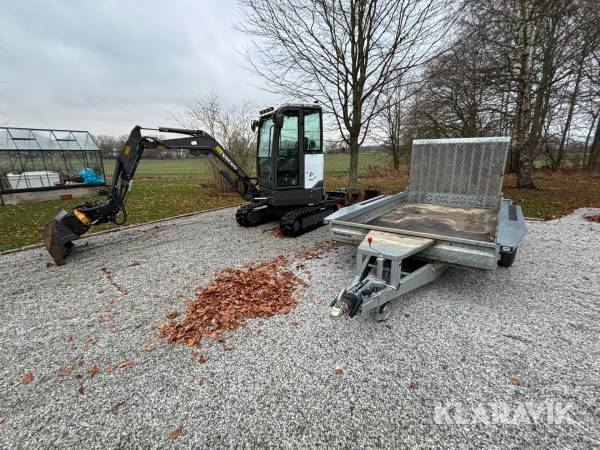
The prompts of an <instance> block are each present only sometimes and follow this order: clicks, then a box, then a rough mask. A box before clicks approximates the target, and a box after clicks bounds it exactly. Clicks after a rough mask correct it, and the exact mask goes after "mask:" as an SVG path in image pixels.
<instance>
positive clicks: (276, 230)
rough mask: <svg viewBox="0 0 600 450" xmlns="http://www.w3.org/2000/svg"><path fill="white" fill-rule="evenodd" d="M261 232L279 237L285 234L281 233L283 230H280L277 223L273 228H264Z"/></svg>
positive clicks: (282, 237)
mask: <svg viewBox="0 0 600 450" xmlns="http://www.w3.org/2000/svg"><path fill="white" fill-rule="evenodd" d="M263 233H268V234H272V235H273V236H275V237H276V238H279V239H284V238H285V234H283V231H282V230H281V227H280V226H279V225H277V226H276V227H273V228H267V229H266V230H263Z"/></svg>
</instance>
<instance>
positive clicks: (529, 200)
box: [0, 154, 600, 251]
mask: <svg viewBox="0 0 600 450" xmlns="http://www.w3.org/2000/svg"><path fill="white" fill-rule="evenodd" d="M348 163H349V156H348V155H326V157H325V173H326V177H325V185H326V186H327V187H328V188H329V189H331V190H336V189H339V188H343V187H345V186H346V183H347V178H346V173H347V167H348ZM105 166H106V167H105V169H106V175H107V179H109V180H110V176H111V174H112V162H111V161H105ZM359 168H360V170H359V174H360V176H359V187H360V188H361V189H365V188H368V187H374V188H377V189H379V190H380V191H381V193H382V194H392V193H395V192H399V191H401V190H403V189H405V188H406V186H407V184H408V169H407V168H404V169H402V170H400V171H398V172H396V171H393V170H391V169H389V163H388V160H387V158H386V156H385V155H381V154H365V155H361V156H360V158H359ZM136 176H137V178H136V180H134V183H133V188H132V191H131V193H130V196H129V201H128V204H127V209H128V213H129V220H128V223H130V224H135V223H143V222H148V221H151V220H156V219H161V218H165V217H171V216H175V215H178V214H185V213H190V212H194V211H201V210H205V209H209V208H215V207H220V206H230V205H237V204H240V203H241V202H242V200H241V199H240V198H239V196H238V195H237V194H234V193H228V194H214V193H213V192H212V188H211V187H210V185H209V181H210V180H209V177H208V162H207V161H206V159H205V158H200V159H190V160H167V161H158V160H142V161H141V163H140V165H139V168H138V173H137V174H136ZM534 180H535V182H536V184H537V185H538V187H539V188H540V189H538V190H535V191H531V190H518V189H516V188H515V187H514V186H515V184H516V180H515V177H514V176H513V175H509V176H507V177H506V178H505V183H504V192H505V194H506V195H507V196H508V197H510V198H512V199H514V200H516V201H517V202H519V203H520V204H521V205H522V206H523V209H524V211H525V214H526V215H527V216H531V217H541V218H552V217H558V216H561V215H563V214H567V213H569V212H570V211H572V210H573V209H575V208H581V207H585V206H593V207H600V196H599V195H598V192H600V178H599V177H594V176H590V175H588V174H585V173H582V172H578V171H574V170H565V171H562V172H551V171H542V170H538V171H536V172H535V174H534ZM100 200H101V198H100V197H92V198H83V199H76V200H68V201H61V200H56V201H49V202H42V203H26V204H22V205H17V206H3V207H0V251H3V250H8V249H11V248H17V247H21V246H24V245H28V244H34V243H37V242H39V241H40V240H41V230H42V227H43V226H44V224H45V223H47V222H48V221H49V220H50V219H52V217H53V216H54V215H55V214H56V213H57V212H58V211H59V210H60V209H67V210H69V209H71V208H73V206H75V205H78V204H81V203H83V202H85V201H100ZM111 227H113V226H112V225H102V226H100V227H96V228H95V230H96V231H99V230H103V229H108V228H111Z"/></svg>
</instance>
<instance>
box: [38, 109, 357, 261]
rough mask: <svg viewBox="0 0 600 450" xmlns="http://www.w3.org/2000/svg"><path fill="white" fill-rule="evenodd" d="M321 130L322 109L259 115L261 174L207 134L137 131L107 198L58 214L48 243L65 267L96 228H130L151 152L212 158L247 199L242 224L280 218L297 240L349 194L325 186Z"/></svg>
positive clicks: (165, 129) (256, 122)
mask: <svg viewBox="0 0 600 450" xmlns="http://www.w3.org/2000/svg"><path fill="white" fill-rule="evenodd" d="M322 125H323V117H322V111H321V107H320V106H319V105H318V104H284V105H280V106H279V107H277V108H267V109H264V110H262V111H260V117H259V119H258V120H253V121H252V129H253V131H255V132H256V133H257V155H256V177H251V176H249V175H248V174H247V173H246V172H245V171H244V170H243V169H242V168H241V167H240V165H239V164H238V163H237V162H236V161H235V160H234V159H233V158H232V156H231V155H230V154H229V153H228V152H227V150H226V149H225V148H223V147H222V146H221V145H220V144H219V143H218V142H217V141H216V140H215V138H214V137H212V136H211V135H209V134H208V133H206V132H204V131H202V130H188V129H181V128H170V127H160V128H158V129H154V128H142V127H140V126H136V127H135V128H133V130H132V131H131V134H130V135H129V138H128V139H127V142H126V143H125V146H124V147H123V149H122V150H121V152H120V154H119V155H118V156H117V158H116V163H115V170H114V174H113V178H112V182H111V185H110V188H109V191H108V196H107V200H106V201H104V202H102V203H84V204H82V205H79V206H76V207H75V208H74V209H73V211H71V212H67V211H65V210H62V211H61V212H59V213H58V214H57V215H56V216H55V217H54V219H53V220H52V221H51V222H50V223H48V224H47V225H46V226H45V227H44V232H43V239H44V245H45V246H46V248H47V249H48V252H49V253H50V255H51V256H52V258H53V259H54V261H55V262H56V264H57V265H62V264H64V262H65V258H66V256H67V255H68V254H69V253H70V251H71V248H72V247H73V241H75V240H77V239H79V238H80V237H81V236H82V235H83V234H84V233H86V232H87V231H88V230H89V229H90V228H91V227H93V226H95V225H99V224H103V223H107V222H112V223H114V224H117V225H122V224H124V223H125V222H126V221H127V210H126V209H125V203H126V200H127V194H128V193H129V191H130V189H131V184H132V180H133V176H134V174H135V171H136V169H137V166H138V164H139V162H140V158H141V157H142V155H143V153H144V151H145V150H147V149H152V148H155V149H178V150H188V151H189V152H190V154H192V155H193V156H200V155H206V156H207V157H208V158H209V160H210V161H211V162H212V163H213V164H216V165H217V166H218V167H219V170H220V173H221V175H222V176H223V177H224V178H225V180H227V182H228V183H229V184H230V185H231V186H232V188H233V189H234V190H235V191H236V192H237V193H238V194H239V195H240V196H241V197H242V198H243V199H244V200H246V201H247V202H248V203H246V204H245V205H243V206H241V207H240V208H239V209H238V210H237V212H236V220H237V222H238V224H240V225H241V226H246V227H250V226H254V225H258V224H260V223H264V222H266V221H269V220H273V219H276V218H279V219H280V227H281V230H282V232H283V234H284V235H286V236H298V235H300V234H302V233H304V232H306V231H308V230H311V229H313V228H316V227H318V226H320V225H321V224H322V222H323V219H324V218H325V217H327V216H328V215H329V214H331V213H332V212H334V211H336V210H337V209H338V207H339V205H340V204H343V203H344V200H345V193H344V192H327V191H326V190H325V187H324V185H323V165H324V156H323V126H322ZM144 130H152V131H158V132H159V133H173V134H180V135H185V136H186V137H175V138H173V139H162V138H157V137H152V136H144V134H143V131H144ZM219 162H220V163H221V164H220V165H219ZM223 166H224V168H225V169H223V168H222V167H223Z"/></svg>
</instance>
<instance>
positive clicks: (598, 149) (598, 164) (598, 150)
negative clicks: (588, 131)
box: [588, 120, 600, 172]
mask: <svg viewBox="0 0 600 450" xmlns="http://www.w3.org/2000/svg"><path fill="white" fill-rule="evenodd" d="M588 168H589V169H590V170H592V171H594V172H599V171H600V120H598V123H597V124H596V132H595V134H594V140H593V141H592V146H591V147H590V154H589V158H588Z"/></svg>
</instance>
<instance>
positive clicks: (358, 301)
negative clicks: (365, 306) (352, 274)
mask: <svg viewBox="0 0 600 450" xmlns="http://www.w3.org/2000/svg"><path fill="white" fill-rule="evenodd" d="M360 305H362V296H360V295H357V294H354V293H352V292H347V291H346V290H345V289H344V290H343V291H342V292H340V295H338V296H337V297H336V298H335V299H334V300H333V301H332V302H331V305H330V306H331V313H330V317H331V318H332V319H340V318H341V317H342V316H346V315H347V316H348V317H350V318H352V317H354V316H355V315H356V314H357V313H358V311H359V309H360Z"/></svg>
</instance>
